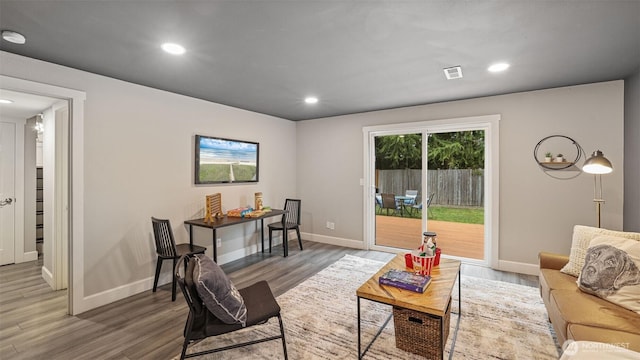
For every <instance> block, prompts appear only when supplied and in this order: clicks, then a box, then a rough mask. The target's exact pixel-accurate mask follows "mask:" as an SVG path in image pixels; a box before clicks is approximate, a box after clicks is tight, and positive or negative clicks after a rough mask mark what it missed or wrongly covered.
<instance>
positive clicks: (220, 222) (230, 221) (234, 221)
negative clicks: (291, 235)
mask: <svg viewBox="0 0 640 360" xmlns="http://www.w3.org/2000/svg"><path fill="white" fill-rule="evenodd" d="M286 213H287V211H286V210H278V209H271V211H269V212H267V213H265V214H264V215H262V216H259V217H251V218H250V217H228V216H226V215H225V216H223V217H220V218H216V219H214V220H213V221H211V222H205V221H204V218H202V219H194V220H186V221H185V222H184V223H185V224H187V225H189V243H190V244H191V245H193V227H194V226H199V227H203V228H208V229H211V230H212V232H213V236H212V240H213V241H212V244H213V261H215V262H218V248H217V246H216V239H217V236H216V230H217V229H219V228H222V227H226V226H232V225H238V224H244V223H248V222H252V221H260V242H261V243H262V252H264V219H265V218H268V217H273V216H278V215H283V214H286ZM286 233H287V232H286V231H284V235H283V239H282V241H283V244H286V241H287V234H286Z"/></svg>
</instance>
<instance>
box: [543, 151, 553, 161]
mask: <svg viewBox="0 0 640 360" xmlns="http://www.w3.org/2000/svg"><path fill="white" fill-rule="evenodd" d="M551 159H553V154H552V153H551V152H550V151H547V152H546V153H545V154H544V162H551Z"/></svg>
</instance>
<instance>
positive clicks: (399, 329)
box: [393, 299, 451, 359]
mask: <svg viewBox="0 0 640 360" xmlns="http://www.w3.org/2000/svg"><path fill="white" fill-rule="evenodd" d="M443 320H444V324H443V327H444V329H443V330H444V337H441V336H440V319H439V318H438V317H436V316H433V315H429V314H425V313H421V312H418V311H415V310H409V309H402V308H398V307H394V308H393V324H394V327H395V330H396V347H397V348H398V349H402V350H404V351H408V352H410V353H413V354H417V355H420V356H424V357H426V358H428V359H441V358H442V354H443V352H444V346H445V344H446V343H447V338H448V337H449V323H450V321H451V299H449V304H448V305H447V311H446V312H445V315H444V319H443Z"/></svg>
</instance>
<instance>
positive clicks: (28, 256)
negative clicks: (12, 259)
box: [21, 251, 38, 262]
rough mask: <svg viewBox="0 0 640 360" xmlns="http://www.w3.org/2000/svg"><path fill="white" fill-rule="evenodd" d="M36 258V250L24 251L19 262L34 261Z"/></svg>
mask: <svg viewBox="0 0 640 360" xmlns="http://www.w3.org/2000/svg"><path fill="white" fill-rule="evenodd" d="M35 260H38V252H37V251H29V252H26V253H24V254H23V255H22V261H21V262H27V261H35Z"/></svg>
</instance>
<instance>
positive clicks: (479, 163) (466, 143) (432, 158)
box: [428, 130, 484, 169]
mask: <svg viewBox="0 0 640 360" xmlns="http://www.w3.org/2000/svg"><path fill="white" fill-rule="evenodd" d="M428 154H429V159H428V166H429V169H483V168H484V131H482V130H473V131H456V132H447V133H436V134H429V142H428Z"/></svg>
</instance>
